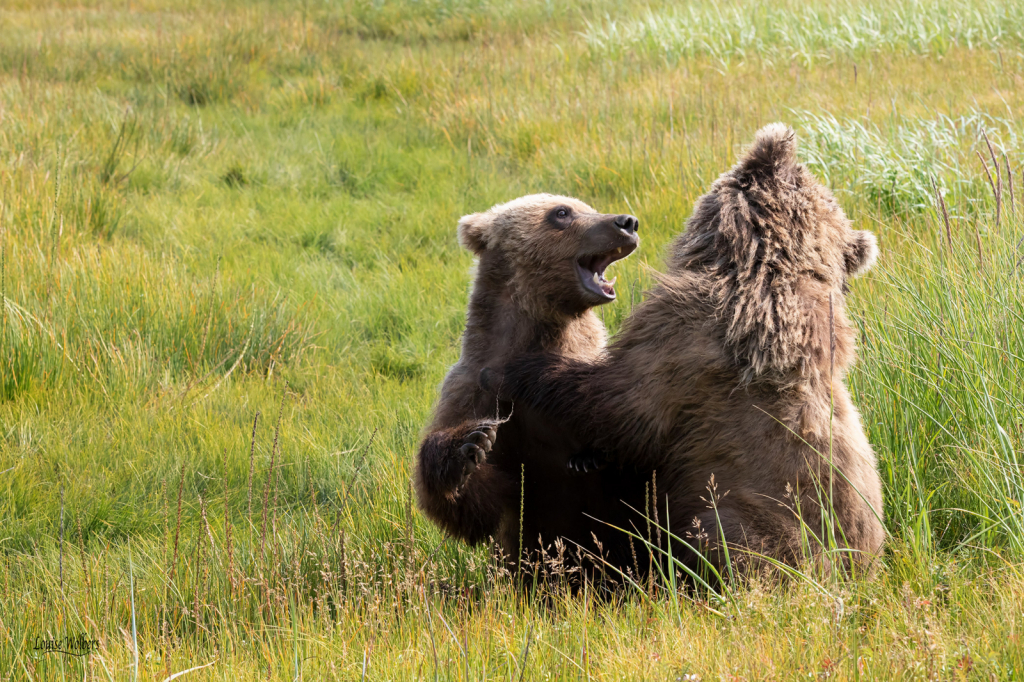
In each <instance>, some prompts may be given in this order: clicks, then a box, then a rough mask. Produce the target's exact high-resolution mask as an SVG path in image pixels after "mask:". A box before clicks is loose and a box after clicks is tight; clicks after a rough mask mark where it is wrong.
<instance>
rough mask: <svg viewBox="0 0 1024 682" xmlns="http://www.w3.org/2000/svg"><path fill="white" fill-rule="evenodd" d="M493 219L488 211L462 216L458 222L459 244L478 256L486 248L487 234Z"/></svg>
mask: <svg viewBox="0 0 1024 682" xmlns="http://www.w3.org/2000/svg"><path fill="white" fill-rule="evenodd" d="M493 218H494V216H493V214H491V213H490V212H489V211H488V212H484V213H470V214H469V215H464V216H462V218H461V219H460V220H459V243H460V244H462V246H463V247H464V248H466V249H468V250H469V251H472V252H473V253H475V254H477V255H478V256H479V255H480V254H481V253H483V252H484V250H485V249H486V248H487V233H488V232H489V231H490V227H491V222H492V220H493Z"/></svg>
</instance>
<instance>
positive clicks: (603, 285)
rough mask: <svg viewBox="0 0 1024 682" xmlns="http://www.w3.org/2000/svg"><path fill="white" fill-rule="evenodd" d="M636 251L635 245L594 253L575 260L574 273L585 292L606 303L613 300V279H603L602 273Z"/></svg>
mask: <svg viewBox="0 0 1024 682" xmlns="http://www.w3.org/2000/svg"><path fill="white" fill-rule="evenodd" d="M634 251H636V244H627V245H626V246H620V247H618V248H616V249H612V250H611V251H606V252H604V253H594V254H589V255H586V256H581V257H580V258H578V259H576V273H577V274H578V275H579V277H580V284H582V285H583V288H584V289H586V290H587V291H589V292H591V293H593V294H597V295H598V296H600V297H601V298H603V299H605V300H607V301H613V300H615V278H614V277H613V278H612V279H611V281H609V280H607V279H605V278H604V271H605V270H606V269H607V268H608V266H609V265H611V264H612V263H614V262H615V261H617V260H622V259H623V258H625V257H626V256H628V255H629V254H631V253H633V252H634Z"/></svg>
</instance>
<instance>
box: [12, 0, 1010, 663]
mask: <svg viewBox="0 0 1024 682" xmlns="http://www.w3.org/2000/svg"><path fill="white" fill-rule="evenodd" d="M1020 111H1024V14H1022V9H1021V6H1020V4H1019V3H1013V2H1002V1H1000V0H932V1H930V2H920V3H912V4H906V5H904V4H901V3H897V2H894V1H890V0H875V1H874V2H871V3H869V4H865V5H861V4H857V5H854V4H852V3H838V2H837V3H835V4H833V5H830V6H829V7H827V8H825V7H822V6H821V5H819V4H815V3H809V2H802V1H799V0H789V1H780V2H777V3H772V4H771V5H765V6H763V7H758V8H756V9H748V8H746V7H742V6H740V5H738V4H737V5H733V4H730V3H725V4H721V3H720V4H719V5H716V6H715V7H714V8H712V6H711V5H707V4H705V5H700V6H697V5H694V6H693V7H692V8H691V7H689V6H682V7H680V6H677V5H675V4H668V3H666V4H664V5H660V4H656V3H655V4H646V5H639V4H638V5H636V6H633V7H623V6H621V5H620V4H619V3H612V2H610V1H608V0H592V1H589V2H586V1H585V2H583V3H581V4H577V5H572V6H568V5H558V4H557V3H554V4H551V3H547V2H541V1H540V0H519V1H518V2H514V3H497V2H494V3H492V2H489V1H488V0H423V1H422V2H419V1H417V2H414V1H412V0H408V1H405V0H401V1H398V2H393V3H383V2H369V1H364V0H338V1H337V2H327V1H325V0H295V1H294V2H278V3H243V2H241V1H240V0H239V1H232V0H225V1H223V2H216V3H199V2H166V1H165V0H143V1H141V2H137V1H135V0H131V1H129V2H106V1H105V0H89V1H87V2H82V3H77V4H74V5H70V4H69V5H67V6H64V5H61V4H56V3H55V4H45V3H38V2H27V1H26V2H20V3H19V2H17V0H16V1H15V2H7V3H5V5H4V8H3V9H0V202H2V204H0V313H2V318H0V344H2V345H0V518H2V519H3V528H2V530H0V562H2V567H0V574H2V581H3V586H2V588H0V677H2V678H3V679H12V680H15V679H34V680H35V679H38V680H50V679H78V678H81V677H82V676H83V668H84V672H85V675H86V677H87V678H88V679H93V678H98V679H118V680H120V679H136V677H137V678H138V679H157V680H163V679H165V678H167V677H168V676H170V675H173V674H175V673H178V672H181V671H185V670H188V669H191V668H195V667H197V666H204V665H207V664H209V665H208V667H205V668H202V669H199V670H195V671H193V672H190V673H188V675H186V677H185V679H200V678H203V677H206V678H210V679H225V678H229V677H230V678H237V679H246V680H248V679H257V678H259V679H274V680H285V679H289V680H291V679H296V678H297V677H298V678H303V679H311V680H314V679H356V678H360V679H364V678H365V679H424V678H426V679H442V678H443V679H461V678H463V677H465V678H466V679H469V678H470V677H473V678H501V679H506V678H507V679H541V678H545V679H547V678H551V679H563V678H567V679H568V678H571V679H584V678H586V679H591V678H598V679H623V678H627V677H629V678H649V679H673V680H676V679H678V680H696V679H701V680H719V679H722V680H754V679H797V678H800V679H806V678H808V677H828V678H837V679H948V680H957V679H986V680H987V679H999V680H1011V679H1020V677H1021V675H1022V674H1024V641H1022V639H1021V638H1022V636H1024V635H1022V630H1024V573H1022V569H1024V516H1022V509H1021V504H1022V503H1024V470H1022V469H1021V459H1022V458H1024V303H1022V302H1024V291H1022V278H1024V260H1022V259H1024V244H1022V243H1021V239H1022V237H1024V177H1022V175H1021V163H1022V156H1021V151H1022V150H1021V147H1022V146H1024V127H1022V123H1021V120H1020V118H1018V116H1017V114H1016V112H1020ZM773 120H783V121H787V122H789V123H791V124H793V125H794V126H795V127H796V128H797V129H798V132H799V133H800V137H801V144H802V154H803V155H804V158H805V159H806V160H807V161H808V162H809V163H810V164H811V166H812V168H813V169H814V170H815V172H816V173H818V174H819V175H820V176H821V177H822V178H823V179H825V180H826V181H827V182H828V183H830V184H831V185H832V186H833V187H834V188H835V190H836V193H837V196H838V197H839V200H840V201H841V203H842V204H843V205H844V207H845V209H846V210H847V212H848V213H849V214H850V215H851V217H853V218H854V220H855V222H856V223H857V227H859V228H864V229H870V230H872V231H874V232H875V233H876V234H877V235H878V236H879V239H880V242H881V246H882V259H881V261H880V263H879V265H878V266H877V267H876V269H875V270H874V271H873V272H872V273H871V274H869V275H868V276H867V277H865V278H863V279H862V280H858V281H857V282H856V283H855V284H854V286H853V289H852V292H851V297H850V300H851V306H852V310H851V314H852V317H853V318H854V319H855V320H856V321H857V323H858V325H859V326H860V329H861V343H860V347H861V360H860V362H859V364H858V365H857V367H856V368H855V369H854V371H853V374H852V376H851V379H850V383H851V388H852V390H853V392H854V396H855V401H856V403H857V404H858V406H859V407H860V409H861V411H862V415H863V418H864V422H865V425H866V428H867V430H868V434H869V438H870V440H871V442H872V443H873V444H874V445H875V448H876V452H877V454H878V457H879V462H880V468H881V471H882V475H883V478H884V481H885V485H886V491H885V492H886V505H887V507H886V522H887V526H888V528H889V531H890V533H891V535H892V539H891V542H890V544H889V546H888V550H887V555H886V557H885V561H884V565H883V566H882V568H881V570H880V572H879V575H878V576H877V577H876V578H875V579H874V580H857V581H842V580H840V579H838V578H837V577H835V576H832V577H828V576H825V577H822V578H821V580H820V582H819V584H817V585H815V584H812V583H810V582H808V581H804V580H799V579H798V580H793V581H791V582H790V583H789V584H787V585H784V586H781V587H768V586H763V585H752V586H748V587H742V588H737V589H736V590H735V591H733V592H732V593H730V594H729V595H728V596H729V599H728V600H727V601H726V602H725V603H724V604H721V603H717V602H716V603H715V604H713V605H712V604H711V603H710V602H708V601H706V595H702V594H701V593H688V592H683V593H681V594H680V595H679V596H678V598H675V597H673V595H670V594H668V592H667V591H666V590H665V588H664V586H660V587H659V586H657V585H653V586H645V587H644V590H643V593H641V592H640V591H638V590H634V591H630V592H627V593H625V594H622V595H619V596H617V597H615V598H614V599H611V600H602V599H599V598H595V596H594V595H593V594H592V593H590V592H587V593H585V594H579V595H571V594H566V593H565V592H564V591H562V590H560V589H559V588H558V586H557V583H556V584H554V585H552V586H551V587H549V588H546V590H542V592H545V593H544V594H539V595H532V596H531V595H524V594H520V593H517V592H516V591H515V590H514V589H512V588H511V587H510V585H509V583H508V580H507V579H506V578H504V577H503V576H501V575H499V574H498V573H500V572H498V571H496V570H495V569H494V567H493V564H492V562H491V561H490V559H489V557H488V554H487V552H486V550H485V549H469V548H466V547H463V546H461V545H459V544H458V543H457V542H455V541H452V540H448V541H444V540H443V538H442V537H441V535H440V533H439V532H438V531H437V530H436V529H434V528H433V527H432V526H431V525H430V524H429V523H428V522H427V521H426V520H425V519H424V518H423V517H422V515H420V514H419V513H418V512H417V511H416V510H415V507H414V504H413V503H412V498H411V491H410V485H409V475H410V464H411V461H412V458H413V456H414V454H415V449H416V446H417V443H418V435H419V431H420V429H421V428H422V426H423V425H424V424H425V423H426V421H427V419H428V417H429V413H430V409H431V405H432V403H433V400H434V399H435V396H436V390H437V386H438V384H439V382H440V380H441V378H442V377H443V375H444V372H445V370H446V368H447V367H448V366H449V365H450V364H451V363H452V362H454V360H455V358H456V357H457V354H458V341H459V334H460V332H461V328H462V324H463V321H464V311H465V304H466V294H467V291H468V283H469V279H470V267H471V263H472V259H471V257H470V256H469V254H468V253H466V252H464V251H462V250H460V249H459V247H458V245H457V243H456V240H455V224H456V221H457V219H458V217H459V216H460V215H462V214H464V213H468V212H472V211H477V210H481V209H483V208H486V207H488V206H490V205H492V204H494V203H496V202H499V201H504V200H507V199H510V198H513V197H515V196H518V195H521V194H524V193H527V192H532V191H553V192H560V193H571V194H575V195H577V196H580V197H581V198H583V199H584V200H586V201H588V202H590V203H591V204H593V205H594V206H596V207H597V208H599V209H600V210H604V211H608V212H618V211H629V212H632V213H634V214H636V215H637V216H639V218H640V221H641V234H642V237H643V240H644V241H643V245H642V248H641V250H640V252H638V253H637V254H636V255H634V256H633V257H632V258H631V259H629V260H628V261H627V262H625V263H623V264H621V265H618V266H616V268H617V273H616V274H618V276H619V278H620V279H619V281H620V282H623V283H626V286H625V287H621V288H620V292H622V291H627V292H629V293H628V294H627V295H622V296H620V300H619V302H617V303H616V304H614V305H612V306H609V307H606V308H604V309H602V311H601V313H602V315H603V316H604V319H605V321H606V323H607V324H608V326H609V327H610V328H611V329H613V330H614V329H615V328H616V327H617V326H618V324H619V323H620V322H621V320H622V319H623V318H624V316H625V315H627V314H628V312H629V308H630V304H631V301H636V300H639V299H640V297H641V296H642V291H643V290H644V289H645V288H646V287H647V286H648V284H649V283H650V282H651V281H652V272H653V271H657V270H658V269H659V268H661V267H662V262H663V261H662V252H663V249H664V247H665V245H666V244H667V243H668V241H669V240H670V239H671V238H672V236H673V235H675V234H676V233H678V231H679V230H680V229H681V228H682V226H683V222H684V220H685V218H686V216H687V215H688V213H689V211H690V207H691V206H692V205H693V202H694V200H695V199H696V198H697V197H698V196H699V195H700V194H701V193H702V192H703V190H704V188H705V187H706V186H707V185H708V183H710V182H711V181H712V180H713V179H714V178H715V177H716V176H717V174H718V173H720V172H721V171H722V170H724V169H725V168H727V167H728V166H729V165H730V164H731V163H732V162H733V161H734V159H735V158H736V156H737V153H738V151H739V149H740V148H741V145H742V144H744V143H745V142H748V141H749V140H751V138H752V135H753V133H754V131H755V130H756V129H757V128H759V127H760V126H761V125H763V124H764V123H767V122H770V121H773ZM986 136H987V139H988V140H989V141H990V142H991V150H990V147H989V145H988V144H987V143H986ZM993 161H994V162H995V163H993ZM983 163H984V164H985V165H986V167H987V170H986V168H985V167H983V165H982V164H983ZM997 168H998V170H996V169H997ZM988 174H990V176H991V182H990V180H989V177H990V176H989V175H988ZM940 195H941V197H942V200H941V203H942V205H944V206H945V213H944V212H943V209H942V208H941V206H939V205H937V201H936V198H937V197H938V196H940ZM996 196H998V197H999V201H998V203H997V201H996ZM257 415H259V416H258V421H257V423H256V427H255V436H254V437H253V433H254V428H253V424H254V419H257ZM711 606H713V607H714V611H712V610H711V609H710V607H711ZM79 633H82V634H84V635H85V636H86V637H87V638H90V639H91V638H96V639H98V640H99V645H98V650H97V651H96V652H95V653H93V654H92V655H91V656H88V657H83V658H74V657H67V656H61V655H56V654H43V653H41V652H39V651H35V650H34V646H35V643H36V640H37V638H39V639H55V638H59V637H63V636H73V635H78V634H79Z"/></svg>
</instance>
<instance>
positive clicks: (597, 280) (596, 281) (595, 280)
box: [594, 272, 601, 284]
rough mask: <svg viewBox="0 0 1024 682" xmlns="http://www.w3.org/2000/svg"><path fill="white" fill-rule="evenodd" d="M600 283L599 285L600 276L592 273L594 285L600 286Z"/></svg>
mask: <svg viewBox="0 0 1024 682" xmlns="http://www.w3.org/2000/svg"><path fill="white" fill-rule="evenodd" d="M600 283H601V276H600V275H598V274H597V273H596V272H595V273H594V284H600Z"/></svg>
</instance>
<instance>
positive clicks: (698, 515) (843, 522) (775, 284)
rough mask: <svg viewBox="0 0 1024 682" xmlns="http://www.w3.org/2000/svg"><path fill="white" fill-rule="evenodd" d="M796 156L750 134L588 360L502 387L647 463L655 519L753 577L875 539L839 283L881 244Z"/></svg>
mask: <svg viewBox="0 0 1024 682" xmlns="http://www.w3.org/2000/svg"><path fill="white" fill-rule="evenodd" d="M795 150H796V143H795V139H794V133H793V131H792V130H791V129H789V128H788V127H786V126H784V125H782V124H772V125H769V126H767V127H765V128H763V129H762V130H761V131H759V132H758V134H757V137H756V140H755V142H754V144H753V146H752V147H751V148H750V149H749V151H747V152H746V154H745V155H744V156H743V157H742V158H741V160H740V161H739V163H737V164H736V166H734V167H733V168H732V169H731V170H730V171H728V172H726V173H725V174H724V175H722V176H721V177H720V178H719V179H718V180H717V181H716V182H715V183H714V184H713V185H712V187H711V189H710V191H709V192H708V193H707V194H705V195H704V196H703V197H701V198H700V199H699V200H698V201H697V204H696V206H695V210H694V213H693V215H692V216H691V218H690V219H689V221H688V224H687V229H686V230H685V231H684V232H683V233H682V234H681V235H680V236H679V237H677V238H676V240H675V241H674V243H673V244H672V246H671V248H670V252H669V256H668V274H665V275H662V276H660V278H659V283H658V284H657V286H655V288H654V289H653V290H652V291H650V292H649V293H648V295H647V298H646V300H645V301H644V303H642V304H641V305H640V306H638V307H637V309H636V310H635V312H634V313H633V314H632V315H631V317H630V318H629V319H628V320H627V321H626V322H625V323H624V325H623V328H622V330H621V331H620V333H619V334H618V335H617V337H616V338H615V340H614V341H613V343H612V344H611V345H610V346H609V348H608V349H607V351H606V352H605V353H603V354H602V355H601V356H599V357H598V358H597V360H586V359H582V360H581V359H579V358H572V357H568V356H565V355H562V356H555V355H544V354H531V355H526V356H521V357H520V358H518V359H517V360H514V361H513V362H511V363H510V364H509V365H507V366H506V367H505V368H504V374H503V376H502V395H503V397H507V398H509V399H511V400H513V402H514V406H515V409H517V410H518V409H521V407H524V406H527V405H530V406H533V407H534V408H535V409H538V410H540V411H541V412H542V413H543V414H544V415H545V416H547V417H548V418H550V419H552V420H554V421H555V422H556V423H560V424H562V425H564V426H566V427H571V428H572V429H573V430H574V431H575V432H576V433H582V434H594V435H593V438H592V440H591V443H592V445H593V446H595V447H597V448H598V449H599V450H600V451H602V452H605V453H609V455H611V456H614V457H617V458H621V459H623V460H624V461H629V462H633V463H635V464H637V465H638V466H642V467H647V468H654V469H656V470H657V472H658V479H659V493H665V494H664V495H659V497H660V502H659V509H661V510H662V511H663V512H665V511H667V513H666V514H664V516H663V523H664V519H666V518H667V519H669V520H670V522H671V524H672V528H671V530H672V532H673V534H674V535H676V536H678V537H679V538H681V539H683V541H684V542H685V543H686V544H688V545H690V546H694V545H695V543H699V544H701V545H703V546H704V548H703V549H701V551H700V553H703V554H704V555H705V557H706V558H709V559H710V561H712V563H713V564H714V565H715V566H716V570H719V572H720V573H721V571H722V570H724V569H725V568H726V564H727V563H730V562H726V561H725V558H726V556H727V554H726V552H725V551H723V548H722V546H721V543H720V539H721V538H722V537H724V539H725V541H726V547H725V549H727V550H737V549H738V550H742V551H739V552H737V551H733V552H732V556H731V558H732V559H735V558H737V557H739V556H743V555H746V559H747V561H748V562H749V564H750V565H756V566H760V567H765V566H767V565H770V564H772V563H773V561H780V562H785V563H788V564H790V565H792V564H795V563H797V562H798V561H800V560H801V558H802V557H804V556H806V552H807V550H808V549H810V551H811V553H812V554H813V555H815V556H819V557H820V556H822V554H821V549H822V548H823V547H824V548H834V549H837V550H838V552H839V553H840V554H842V555H845V556H847V557H848V556H850V555H851V554H852V555H854V556H855V557H856V561H855V562H853V563H854V564H860V565H865V564H868V563H870V562H871V561H872V559H873V558H874V557H875V556H877V553H878V552H879V550H880V548H881V545H882V541H883V538H884V535H885V532H884V528H883V524H882V494H881V481H880V479H879V476H878V473H877V467H876V462H875V457H874V454H873V452H872V450H871V446H870V445H869V444H868V441H867V438H866V437H865V434H864V431H863V428H862V426H861V423H860V417H859V415H858V413H857V410H856V408H855V407H854V406H853V403H852V401H851V399H850V395H849V393H848V392H847V390H846V387H845V386H844V383H843V379H844V375H845V373H846V370H847V368H848V367H849V366H850V364H851V363H852V362H853V360H854V354H855V348H854V343H855V333H854V330H853V328H852V327H851V325H850V322H849V321H848V320H847V317H846V313H845V306H844V300H845V294H846V290H847V283H848V282H849V280H850V279H851V278H852V277H854V276H855V275H857V274H860V273H862V272H864V271H865V270H867V269H868V268H870V267H871V266H872V264H873V262H874V260H875V257H876V255H877V246H876V243H875V238H874V236H873V235H872V234H870V233H869V232H865V231H859V230H852V229H851V227H850V221H849V220H848V219H847V218H846V216H845V215H844V213H843V211H842V209H841V208H840V207H839V205H838V203H837V202H836V200H835V198H834V197H833V196H832V194H831V193H830V192H829V191H828V189H827V188H825V187H824V186H822V185H821V184H820V183H819V182H818V181H817V180H815V178H814V177H813V176H812V175H811V174H810V173H809V172H808V171H807V169H806V168H805V167H804V166H803V165H802V164H800V163H798V161H797V159H796V151H795ZM662 481H663V483H662ZM709 484H710V485H709ZM666 506H667V510H666ZM801 521H802V522H803V523H801ZM676 551H681V552H683V553H684V554H685V563H686V565H687V566H688V567H690V568H691V569H695V568H701V567H702V562H703V561H704V560H703V559H701V558H700V557H699V556H698V555H697V553H696V552H694V551H691V550H690V548H689V547H687V546H685V545H684V544H683V543H680V544H679V545H678V546H677V548H676ZM765 556H767V557H769V558H770V560H769V561H765V560H764V558H763V557H765ZM731 563H735V562H731ZM741 563H742V562H741ZM844 563H849V562H844ZM722 575H723V576H724V575H725V574H724V573H722Z"/></svg>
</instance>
